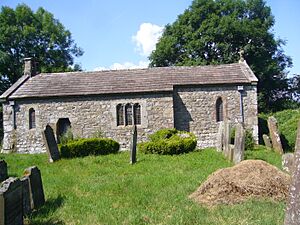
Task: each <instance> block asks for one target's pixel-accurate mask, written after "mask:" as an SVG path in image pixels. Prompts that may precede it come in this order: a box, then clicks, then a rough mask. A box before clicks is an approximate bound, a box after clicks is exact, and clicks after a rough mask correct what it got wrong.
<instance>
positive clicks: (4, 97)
mask: <svg viewBox="0 0 300 225" xmlns="http://www.w3.org/2000/svg"><path fill="white" fill-rule="evenodd" d="M29 78H30V76H29V75H23V76H22V77H21V78H20V79H19V80H17V81H16V83H14V84H13V85H12V86H11V87H10V88H8V89H7V90H6V91H5V92H4V93H3V94H2V95H1V96H0V102H5V101H7V99H8V97H9V96H10V95H11V94H13V93H14V92H15V91H16V90H17V89H18V88H19V87H20V86H21V85H23V84H24V83H25V82H26V81H27V80H28V79H29Z"/></svg>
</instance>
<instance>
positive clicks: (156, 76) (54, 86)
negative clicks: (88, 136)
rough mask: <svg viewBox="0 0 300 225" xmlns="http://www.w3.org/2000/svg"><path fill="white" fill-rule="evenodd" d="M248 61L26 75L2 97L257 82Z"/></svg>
mask: <svg viewBox="0 0 300 225" xmlns="http://www.w3.org/2000/svg"><path fill="white" fill-rule="evenodd" d="M257 81H258V80H257V78H256V77H255V75H254V74H253V72H252V70H251V69H250V67H249V66H248V65H247V63H246V62H245V61H244V62H241V63H233V64H224V65H216V66H211V65H210V66H195V67H155V68H147V69H133V70H109V71H95V72H68V73H41V74H38V75H36V76H33V77H30V76H23V77H22V78H20V80H18V81H17V82H16V84H14V85H13V86H12V87H11V88H9V89H8V90H7V91H6V92H5V93H3V94H2V95H1V96H0V99H1V100H2V101H3V100H9V99H19V98H37V97H38V98H42V97H55V96H80V95H95V94H122V93H138V92H158V91H172V90H173V87H174V86H176V85H211V84H216V85H221V84H250V83H257Z"/></svg>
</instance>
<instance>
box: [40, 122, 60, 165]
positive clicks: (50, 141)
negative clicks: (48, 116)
mask: <svg viewBox="0 0 300 225" xmlns="http://www.w3.org/2000/svg"><path fill="white" fill-rule="evenodd" d="M42 133H43V139H44V141H45V145H46V149H47V153H48V156H49V162H54V161H56V160H59V158H60V155H59V151H58V147H57V143H56V140H55V136H54V132H53V129H52V128H51V127H50V126H49V125H47V126H46V128H45V130H44V131H43V132H42Z"/></svg>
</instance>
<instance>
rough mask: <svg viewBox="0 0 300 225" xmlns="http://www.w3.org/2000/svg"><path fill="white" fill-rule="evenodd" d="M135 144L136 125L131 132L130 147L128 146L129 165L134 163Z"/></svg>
mask: <svg viewBox="0 0 300 225" xmlns="http://www.w3.org/2000/svg"><path fill="white" fill-rule="evenodd" d="M136 144H137V129H136V125H134V126H133V132H132V140H131V146H130V163H131V164H134V163H136Z"/></svg>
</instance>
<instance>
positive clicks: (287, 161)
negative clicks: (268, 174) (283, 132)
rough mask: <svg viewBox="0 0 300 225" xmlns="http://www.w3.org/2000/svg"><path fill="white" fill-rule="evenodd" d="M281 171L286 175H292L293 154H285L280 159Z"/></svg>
mask: <svg viewBox="0 0 300 225" xmlns="http://www.w3.org/2000/svg"><path fill="white" fill-rule="evenodd" d="M281 160H282V161H281V163H282V169H283V170H284V171H286V172H288V173H293V171H294V166H295V157H294V154H293V153H285V154H283V155H282V157H281Z"/></svg>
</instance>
